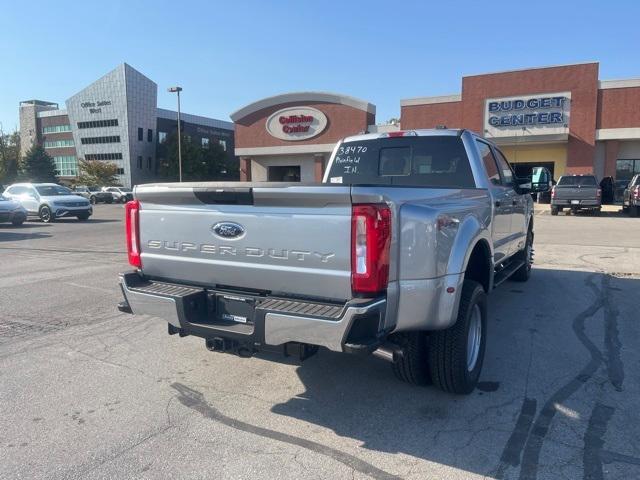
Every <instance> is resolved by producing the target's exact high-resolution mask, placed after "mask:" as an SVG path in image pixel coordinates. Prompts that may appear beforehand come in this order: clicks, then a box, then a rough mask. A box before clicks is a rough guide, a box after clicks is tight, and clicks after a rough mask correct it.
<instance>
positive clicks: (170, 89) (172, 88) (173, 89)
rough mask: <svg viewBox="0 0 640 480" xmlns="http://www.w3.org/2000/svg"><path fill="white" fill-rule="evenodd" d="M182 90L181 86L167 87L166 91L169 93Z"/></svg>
mask: <svg viewBox="0 0 640 480" xmlns="http://www.w3.org/2000/svg"><path fill="white" fill-rule="evenodd" d="M181 91H182V87H169V88H167V92H170V93H176V92H181Z"/></svg>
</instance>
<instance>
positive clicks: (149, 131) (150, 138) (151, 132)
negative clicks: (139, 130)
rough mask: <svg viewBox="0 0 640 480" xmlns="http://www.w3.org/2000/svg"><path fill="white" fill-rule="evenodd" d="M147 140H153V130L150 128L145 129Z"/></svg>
mask: <svg viewBox="0 0 640 480" xmlns="http://www.w3.org/2000/svg"><path fill="white" fill-rule="evenodd" d="M147 142H153V130H151V129H150V128H149V129H148V130H147Z"/></svg>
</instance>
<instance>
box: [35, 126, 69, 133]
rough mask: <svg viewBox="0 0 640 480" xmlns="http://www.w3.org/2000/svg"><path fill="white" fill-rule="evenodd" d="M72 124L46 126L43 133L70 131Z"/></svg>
mask: <svg viewBox="0 0 640 480" xmlns="http://www.w3.org/2000/svg"><path fill="white" fill-rule="evenodd" d="M70 131H71V125H53V126H50V127H44V128H43V129H42V133H61V132H70Z"/></svg>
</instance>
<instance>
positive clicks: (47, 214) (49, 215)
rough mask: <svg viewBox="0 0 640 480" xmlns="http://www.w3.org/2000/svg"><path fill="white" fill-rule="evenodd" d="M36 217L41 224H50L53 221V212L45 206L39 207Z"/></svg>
mask: <svg viewBox="0 0 640 480" xmlns="http://www.w3.org/2000/svg"><path fill="white" fill-rule="evenodd" d="M38 216H39V217H40V220H42V222H43V223H51V222H53V220H54V215H53V212H52V211H51V209H50V208H49V207H48V206H46V205H43V206H42V207H40V211H39V212H38Z"/></svg>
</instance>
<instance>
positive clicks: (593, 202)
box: [551, 175, 602, 215]
mask: <svg viewBox="0 0 640 480" xmlns="http://www.w3.org/2000/svg"><path fill="white" fill-rule="evenodd" d="M601 198H602V192H601V190H600V186H599V185H598V181H597V180H596V177H595V176H593V175H563V176H561V177H560V179H559V180H558V183H557V184H556V185H555V186H554V187H553V189H552V190H551V215H557V214H558V212H561V211H562V210H563V209H564V208H566V209H567V210H568V212H569V211H570V212H571V213H574V214H575V213H578V211H579V210H588V211H590V212H591V213H593V214H595V215H599V214H600V209H601V205H602V204H601V201H600V200H601Z"/></svg>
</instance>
